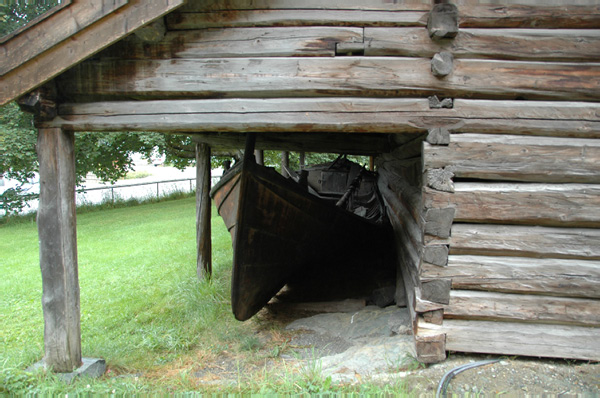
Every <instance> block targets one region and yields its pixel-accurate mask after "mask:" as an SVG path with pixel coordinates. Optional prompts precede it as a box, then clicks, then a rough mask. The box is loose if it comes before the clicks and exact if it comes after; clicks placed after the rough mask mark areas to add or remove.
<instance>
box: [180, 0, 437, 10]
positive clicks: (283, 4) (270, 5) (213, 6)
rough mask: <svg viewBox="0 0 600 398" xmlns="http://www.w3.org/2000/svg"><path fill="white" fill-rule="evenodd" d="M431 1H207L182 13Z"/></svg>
mask: <svg viewBox="0 0 600 398" xmlns="http://www.w3.org/2000/svg"><path fill="white" fill-rule="evenodd" d="M430 8H431V2H430V1H429V0H420V1H419V0H409V1H401V2H400V1H388V0H345V1H339V0H303V1H289V0H228V1H222V0H207V1H202V2H192V1H190V2H188V3H187V4H186V5H185V6H184V7H182V8H181V10H180V11H181V12H204V11H227V10H269V9H280V10H381V11H406V10H421V11H429V9H430Z"/></svg>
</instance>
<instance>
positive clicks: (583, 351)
mask: <svg viewBox="0 0 600 398" xmlns="http://www.w3.org/2000/svg"><path fill="white" fill-rule="evenodd" d="M440 333H445V334H446V350H449V351H459V352H477V353H482V354H483V353H485V354H499V355H525V356H534V357H547V358H571V359H582V360H593V361H597V360H600V349H599V348H598V344H597V342H598V339H600V328H596V327H585V326H566V325H551V326H550V325H544V324H526V323H518V322H492V321H473V320H468V321H466V320H459V319H448V320H446V319H445V320H444V323H443V325H441V326H440V325H435V324H431V323H425V322H423V321H421V322H419V333H418V334H419V335H423V336H427V335H435V334H440Z"/></svg>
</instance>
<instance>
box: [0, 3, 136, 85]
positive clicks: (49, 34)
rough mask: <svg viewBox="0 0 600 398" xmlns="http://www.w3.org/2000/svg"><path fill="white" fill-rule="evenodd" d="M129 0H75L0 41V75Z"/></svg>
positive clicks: (65, 38)
mask: <svg viewBox="0 0 600 398" xmlns="http://www.w3.org/2000/svg"><path fill="white" fill-rule="evenodd" d="M127 2H128V0H100V1H91V0H77V1H73V2H72V4H70V5H68V8H67V9H62V10H60V11H58V12H56V13H54V14H52V15H51V16H49V17H47V18H45V19H43V20H41V21H39V22H38V23H36V24H35V25H33V26H31V27H29V28H28V29H25V30H23V31H22V32H20V33H19V34H17V35H15V36H14V37H12V38H10V40H8V41H4V42H2V43H1V44H0V57H2V59H3V62H2V63H1V64H0V75H5V74H7V73H8V72H10V71H11V70H13V69H15V68H16V67H18V66H19V65H22V64H24V63H25V62H27V61H29V60H31V59H32V58H34V57H36V56H38V55H40V54H42V53H43V52H44V51H47V50H49V49H51V48H52V47H54V46H56V45H57V44H58V43H60V42H62V41H64V40H67V39H68V38H69V37H71V36H73V35H74V34H76V33H77V32H80V31H81V30H83V29H85V28H87V27H88V26H90V25H91V24H92V23H94V22H96V21H98V20H99V19H101V18H104V17H105V16H107V15H109V14H111V13H112V12H114V11H115V10H118V9H119V8H121V7H123V6H124V5H125V4H127Z"/></svg>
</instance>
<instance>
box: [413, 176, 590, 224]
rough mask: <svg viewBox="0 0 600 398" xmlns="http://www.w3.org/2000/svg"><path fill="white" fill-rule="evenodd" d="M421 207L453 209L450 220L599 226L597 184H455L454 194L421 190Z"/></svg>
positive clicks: (426, 189)
mask: <svg viewBox="0 0 600 398" xmlns="http://www.w3.org/2000/svg"><path fill="white" fill-rule="evenodd" d="M424 206H425V208H434V209H435V208H438V209H441V208H448V207H450V208H455V209H456V214H455V217H454V222H455V223H456V222H466V223H473V222H474V223H483V224H521V225H541V226H554V227H583V228H598V227H600V186H599V185H586V184H501V183H489V184H483V183H460V182H459V183H455V184H454V193H448V192H440V191H436V190H433V189H431V188H425V191H424Z"/></svg>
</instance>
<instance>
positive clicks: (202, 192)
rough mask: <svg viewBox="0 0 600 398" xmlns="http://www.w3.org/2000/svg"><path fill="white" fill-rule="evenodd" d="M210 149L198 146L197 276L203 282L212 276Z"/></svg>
mask: <svg viewBox="0 0 600 398" xmlns="http://www.w3.org/2000/svg"><path fill="white" fill-rule="evenodd" d="M210 152H211V151H210V147H209V146H208V145H206V144H196V248H197V256H196V275H197V276H198V279H200V280H202V279H205V278H210V276H211V274H212V244H211V237H212V235H211V228H210V223H211V209H212V202H211V200H210V185H211V184H210V183H211V178H210V170H211V167H210Z"/></svg>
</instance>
